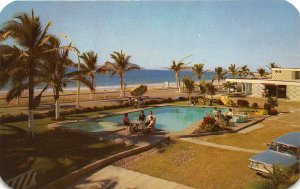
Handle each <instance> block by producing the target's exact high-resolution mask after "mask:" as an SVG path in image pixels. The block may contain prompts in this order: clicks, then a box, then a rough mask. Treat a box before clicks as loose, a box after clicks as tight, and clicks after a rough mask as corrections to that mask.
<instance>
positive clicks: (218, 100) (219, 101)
mask: <svg viewBox="0 0 300 189" xmlns="http://www.w3.org/2000/svg"><path fill="white" fill-rule="evenodd" d="M213 102H215V103H217V104H219V105H224V103H223V102H222V101H221V100H220V99H214V100H213Z"/></svg>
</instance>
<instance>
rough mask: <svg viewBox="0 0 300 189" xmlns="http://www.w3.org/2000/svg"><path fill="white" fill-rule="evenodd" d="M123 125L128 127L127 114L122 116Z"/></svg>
mask: <svg viewBox="0 0 300 189" xmlns="http://www.w3.org/2000/svg"><path fill="white" fill-rule="evenodd" d="M123 124H124V125H125V126H130V120H129V118H128V113H125V114H124V118H123Z"/></svg>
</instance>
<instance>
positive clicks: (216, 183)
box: [126, 141, 262, 189]
mask: <svg viewBox="0 0 300 189" xmlns="http://www.w3.org/2000/svg"><path fill="white" fill-rule="evenodd" d="M252 155H253V154H251V153H244V152H234V151H229V150H222V149H218V148H211V147H206V146H200V145H197V144H193V143H189V142H183V141H176V142H174V143H173V144H171V145H170V146H168V147H167V148H166V149H165V150H164V151H162V152H160V153H153V154H150V155H147V156H145V157H143V158H142V159H138V161H134V162H132V163H130V164H128V165H126V168H129V169H131V170H134V171H138V172H141V173H144V174H148V175H151V176H154V177H158V178H162V179H166V180H170V181H174V182H178V183H181V184H185V185H188V186H191V187H195V188H216V189H217V188H247V187H248V186H250V185H251V184H252V183H253V182H256V181H260V180H262V178H261V177H259V176H257V175H256V173H255V172H254V171H252V170H250V169H249V168H248V158H249V157H250V156H252Z"/></svg>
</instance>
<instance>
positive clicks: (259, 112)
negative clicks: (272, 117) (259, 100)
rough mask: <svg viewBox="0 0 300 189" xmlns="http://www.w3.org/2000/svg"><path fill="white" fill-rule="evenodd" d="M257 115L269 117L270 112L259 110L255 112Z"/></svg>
mask: <svg viewBox="0 0 300 189" xmlns="http://www.w3.org/2000/svg"><path fill="white" fill-rule="evenodd" d="M255 115H259V116H261V115H268V110H258V111H257V112H255Z"/></svg>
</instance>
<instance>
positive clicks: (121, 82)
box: [120, 76, 124, 97]
mask: <svg viewBox="0 0 300 189" xmlns="http://www.w3.org/2000/svg"><path fill="white" fill-rule="evenodd" d="M120 85H121V93H120V97H122V96H123V93H124V91H123V77H122V76H120Z"/></svg>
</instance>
